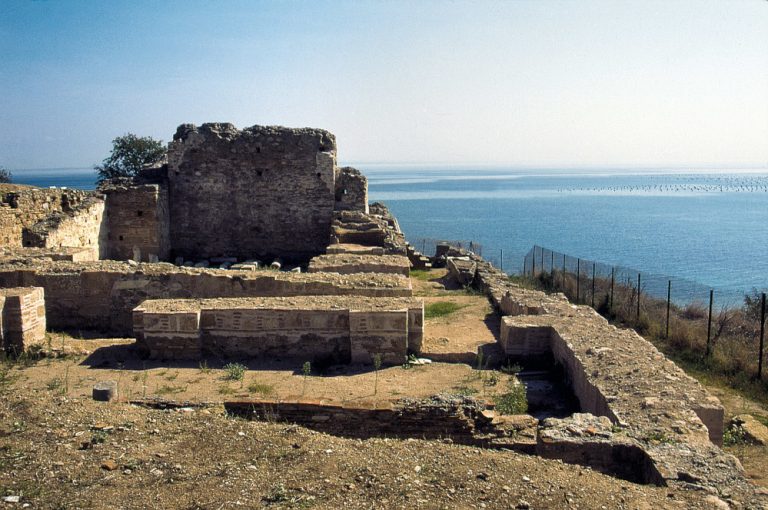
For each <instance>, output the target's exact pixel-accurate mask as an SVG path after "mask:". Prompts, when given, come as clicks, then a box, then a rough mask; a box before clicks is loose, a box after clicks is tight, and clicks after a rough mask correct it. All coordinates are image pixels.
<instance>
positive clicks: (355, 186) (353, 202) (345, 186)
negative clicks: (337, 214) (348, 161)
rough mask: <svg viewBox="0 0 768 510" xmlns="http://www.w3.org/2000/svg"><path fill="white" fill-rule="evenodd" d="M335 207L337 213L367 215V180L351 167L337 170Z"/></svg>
mask: <svg viewBox="0 0 768 510" xmlns="http://www.w3.org/2000/svg"><path fill="white" fill-rule="evenodd" d="M335 201H336V203H335V206H334V208H335V209H336V210H337V211H362V212H364V213H366V214H367V213H368V179H366V178H365V176H364V175H363V174H362V173H361V172H360V170H358V169H357V168H352V167H351V166H345V167H341V168H338V169H337V172H336V192H335Z"/></svg>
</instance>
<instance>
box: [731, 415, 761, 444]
mask: <svg viewBox="0 0 768 510" xmlns="http://www.w3.org/2000/svg"><path fill="white" fill-rule="evenodd" d="M731 427H738V428H740V429H741V430H742V432H743V433H744V439H746V440H747V441H749V442H750V443H755V444H759V445H766V444H768V427H766V426H765V425H763V424H762V423H760V422H759V421H757V419H756V418H755V417H754V416H752V415H751V414H740V415H738V416H734V417H733V419H731Z"/></svg>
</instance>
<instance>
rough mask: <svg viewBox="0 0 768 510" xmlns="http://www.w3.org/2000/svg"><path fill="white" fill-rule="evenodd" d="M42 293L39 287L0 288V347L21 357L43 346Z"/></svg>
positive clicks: (43, 302) (43, 317) (43, 305)
mask: <svg viewBox="0 0 768 510" xmlns="http://www.w3.org/2000/svg"><path fill="white" fill-rule="evenodd" d="M45 327H46V322H45V293H44V291H43V289H42V288H39V287H16V288H0V346H2V348H3V350H4V351H5V352H8V353H16V354H19V353H22V352H24V350H25V349H28V348H29V347H30V346H32V345H35V344H38V345H42V344H43V343H44V342H45Z"/></svg>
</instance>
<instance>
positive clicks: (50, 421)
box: [0, 271, 768, 509]
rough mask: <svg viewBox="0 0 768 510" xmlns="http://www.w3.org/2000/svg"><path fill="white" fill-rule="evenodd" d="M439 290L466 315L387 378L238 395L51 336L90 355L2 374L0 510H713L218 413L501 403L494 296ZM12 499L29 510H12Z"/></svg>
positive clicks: (439, 446) (759, 460)
mask: <svg viewBox="0 0 768 510" xmlns="http://www.w3.org/2000/svg"><path fill="white" fill-rule="evenodd" d="M443 276H444V272H441V271H433V272H432V273H431V274H429V275H428V276H427V277H426V278H424V279H418V280H417V279H414V282H413V283H414V289H415V293H416V294H417V295H419V296H422V297H424V299H425V303H427V304H430V303H435V302H445V301H448V302H452V303H454V304H456V305H457V306H458V307H459V308H458V310H456V311H454V312H453V313H451V314H449V315H446V316H443V317H435V318H430V319H427V320H426V324H425V331H426V337H425V342H424V357H426V358H431V359H433V360H434V362H433V363H432V364H428V365H421V366H412V367H410V368H403V367H401V366H394V367H386V368H382V369H381V370H379V371H378V373H377V372H376V371H374V370H372V368H371V367H354V366H353V367H331V368H330V369H328V370H326V371H325V372H323V373H318V372H313V374H312V375H310V376H305V375H304V374H303V373H302V367H301V366H300V364H298V363H276V362H275V363H264V362H262V363H251V364H247V370H246V372H245V375H244V378H243V379H242V381H238V380H229V379H227V376H228V371H227V370H225V369H224V368H223V364H224V363H223V362H222V361H220V360H206V362H204V363H161V362H154V361H153V362H145V361H143V360H141V359H139V358H138V357H136V356H135V355H134V353H133V352H132V350H131V348H130V344H131V343H132V342H133V340H131V339H78V338H73V337H71V336H67V335H57V334H54V335H52V336H51V341H50V347H51V348H52V349H53V350H55V351H63V352H77V353H80V354H72V355H69V356H67V357H65V358H61V359H42V360H40V361H37V362H34V363H32V364H30V365H29V366H23V365H21V364H18V363H17V364H15V365H13V366H10V365H4V368H3V370H2V371H0V507H2V506H3V505H5V506H8V507H9V508H23V507H24V506H23V505H25V504H27V505H29V506H28V508H189V509H198V508H199V509H224V508H254V507H256V508H262V507H274V508H403V507H412V508H451V509H453V508H581V509H600V508H606V509H612V508H638V509H640V508H642V509H651V508H654V509H655V508H709V507H708V506H707V505H706V504H705V503H704V501H703V499H702V498H703V496H702V495H696V494H693V493H680V492H675V491H673V490H671V489H667V488H660V487H652V486H642V485H636V484H633V483H630V482H626V481H623V480H618V479H615V478H611V477H608V476H605V475H601V474H599V473H595V472H593V471H591V470H590V469H588V468H582V467H578V466H569V465H565V464H562V463H561V462H558V461H546V460H542V459H539V458H536V457H532V456H525V455H521V454H517V453H514V452H509V451H491V450H484V449H480V448H473V447H465V446H458V445H454V444H450V443H449V442H443V441H421V440H395V439H386V438H375V439H368V440H357V439H346V438H340V437H335V436H331V435H327V434H322V433H317V432H313V431H310V430H307V429H304V428H301V427H297V426H290V425H286V424H279V423H259V422H249V421H244V420H241V419H238V418H232V417H229V416H226V415H225V413H224V411H223V407H222V406H221V402H222V401H224V400H232V399H238V398H249V397H253V398H270V399H285V400H290V399H296V398H305V399H313V400H322V401H325V402H334V403H339V402H343V403H349V404H355V403H360V404H366V405H370V403H374V404H375V403H376V402H379V401H384V400H389V399H396V398H399V397H403V396H414V397H419V396H427V395H432V394H436V393H441V392H448V393H463V394H473V395H475V396H477V397H485V398H488V399H491V398H492V397H493V394H494V393H496V392H500V391H503V390H504V388H505V387H506V384H505V379H504V378H505V377H507V376H506V375H505V374H501V373H499V372H493V373H494V374H497V375H496V377H499V379H498V381H496V383H495V384H492V385H491V384H488V383H487V381H488V379H489V374H490V373H491V370H486V371H483V377H482V378H481V377H480V376H479V374H480V372H479V371H478V370H476V366H475V365H476V357H475V353H476V352H477V351H478V348H480V349H482V350H484V351H485V352H487V353H488V354H490V355H491V356H493V355H494V343H495V341H496V334H497V332H498V320H497V319H495V318H494V317H493V316H492V314H491V308H490V305H489V304H488V302H487V300H486V299H485V298H484V297H483V296H481V295H476V294H470V293H467V292H465V291H463V290H461V289H454V290H446V289H445V287H444V286H443V284H442V282H443V278H442V277H443ZM486 360H487V358H486ZM499 361H500V360H499ZM103 380H115V381H117V382H118V384H119V388H120V399H119V401H117V402H111V403H99V402H95V401H93V400H92V399H91V398H90V395H91V389H92V386H93V384H94V383H96V382H98V381H103ZM484 381H486V382H485V383H484ZM715 390H717V389H715ZM721 393H723V392H722V391H721ZM718 396H721V398H722V399H723V402H724V404H725V405H726V407H727V408H728V409H729V413H730V414H737V413H739V412H743V411H742V409H750V410H751V411H752V412H753V414H756V413H759V412H765V411H764V410H763V409H762V408H761V407H759V406H758V408H754V406H757V404H754V403H752V402H744V401H743V399H742V400H741V401H739V399H738V397H734V396H733V395H732V394H728V392H725V394H724V395H718ZM151 397H158V398H164V399H172V400H177V401H192V402H198V403H200V402H204V403H208V404H207V405H206V406H203V407H195V408H190V409H185V410H183V411H180V410H157V409H148V408H145V407H141V406H137V405H134V404H131V403H129V402H128V401H129V400H139V399H143V398H151ZM731 411H732V412H731ZM729 451H731V452H732V453H734V454H736V455H737V456H739V458H740V459H741V460H742V462H743V463H744V465H745V468H746V470H747V473H748V474H749V475H750V476H752V477H753V479H754V480H755V481H756V482H758V483H763V484H765V483H766V482H767V481H768V480H766V478H765V477H766V476H768V474H767V473H768V470H766V469H765V467H766V466H765V461H764V460H763V459H764V458H765V451H764V449H763V448H758V447H753V446H745V445H738V446H736V447H731V448H730V449H729ZM8 496H11V497H13V496H19V502H18V503H13V502H8V503H3V502H2V501H3V500H2V498H3V497H8ZM11 500H12V501H13V500H15V498H11Z"/></svg>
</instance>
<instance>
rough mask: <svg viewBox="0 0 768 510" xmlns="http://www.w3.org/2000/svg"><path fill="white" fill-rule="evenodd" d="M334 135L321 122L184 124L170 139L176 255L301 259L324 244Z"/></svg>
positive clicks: (332, 192)
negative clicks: (295, 125)
mask: <svg viewBox="0 0 768 510" xmlns="http://www.w3.org/2000/svg"><path fill="white" fill-rule="evenodd" d="M335 164H336V139H335V138H334V136H333V135H332V134H331V133H329V132H327V131H323V130H319V129H288V128H283V127H273V126H253V127H251V128H246V129H243V130H242V131H240V130H237V129H236V128H235V127H234V126H232V125H231V124H203V125H202V126H200V127H196V126H193V125H182V126H179V129H178V130H177V132H176V135H175V136H174V139H173V142H172V143H171V144H170V147H169V153H168V180H169V193H170V222H171V223H170V225H171V228H170V237H171V246H172V250H173V253H174V255H176V256H182V257H184V258H210V257H217V256H230V257H239V258H250V257H264V258H266V257H281V258H285V259H290V260H299V261H301V260H307V259H309V258H311V257H312V256H314V255H317V254H318V253H322V252H323V251H324V250H325V247H326V245H327V244H328V236H329V231H330V225H331V220H332V217H333V208H334V196H335V185H334V178H335Z"/></svg>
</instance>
